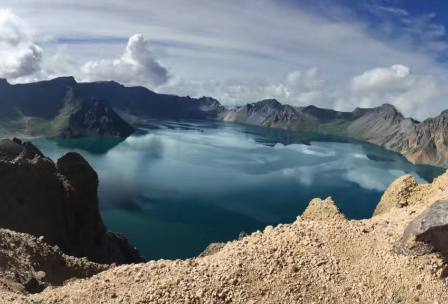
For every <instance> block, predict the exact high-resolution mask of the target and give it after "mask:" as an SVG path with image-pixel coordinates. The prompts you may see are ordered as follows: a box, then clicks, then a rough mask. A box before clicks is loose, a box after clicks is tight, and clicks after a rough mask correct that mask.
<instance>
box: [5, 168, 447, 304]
mask: <svg viewBox="0 0 448 304" xmlns="http://www.w3.org/2000/svg"><path fill="white" fill-rule="evenodd" d="M394 184H395V186H394V187H395V188H396V189H409V192H406V191H405V190H402V191H401V192H400V191H398V192H397V191H395V194H390V195H386V196H387V197H390V198H392V197H394V198H395V200H396V201H398V202H397V203H395V205H394V206H396V207H391V208H390V209H388V211H387V212H386V211H384V212H383V213H381V214H379V215H377V216H374V217H373V218H371V219H368V220H361V221H356V220H351V221H348V220H344V219H342V218H340V217H339V216H338V214H339V212H337V209H336V208H335V207H334V202H333V201H332V200H330V199H327V200H324V201H322V200H313V202H312V203H310V206H309V210H308V212H307V213H308V216H301V217H299V218H298V219H297V220H296V221H295V222H294V223H292V224H288V225H278V226H277V227H267V228H266V229H265V230H264V231H263V232H255V233H253V234H252V235H249V236H245V237H243V238H241V239H240V240H237V241H233V242H229V243H227V244H225V245H224V246H220V247H219V250H217V251H215V252H213V253H212V254H209V255H205V256H202V257H198V258H193V259H188V260H183V261H182V260H175V261H167V260H160V261H152V262H149V263H146V264H137V265H124V266H119V267H115V268H113V269H109V270H105V271H103V272H101V273H99V274H98V275H96V276H94V277H92V278H89V279H84V280H71V281H70V282H67V283H66V284H65V285H64V286H62V287H57V288H51V289H46V290H44V291H43V292H41V293H38V294H34V295H29V296H24V295H22V294H20V293H19V292H11V291H7V290H6V291H3V294H4V295H3V294H0V297H1V298H2V299H6V301H8V302H14V301H15V302H16V303H58V304H59V303H86V304H89V303H447V302H448V293H447V292H446V291H447V288H448V285H447V284H448V283H447V281H446V279H445V278H444V277H445V276H446V274H447V273H448V272H447V265H446V262H445V260H444V259H443V257H442V256H441V255H440V253H439V252H437V250H439V249H438V248H437V247H434V248H432V251H431V252H429V251H426V252H424V254H423V255H413V256H410V255H408V254H402V253H400V252H397V250H396V246H397V243H398V242H399V241H400V240H402V239H403V232H404V231H405V230H406V227H408V225H409V223H410V222H412V221H414V222H415V221H418V218H420V219H422V218H427V216H430V217H433V215H434V214H435V215H437V214H440V213H439V211H438V209H437V208H438V207H437V208H432V207H430V206H433V207H436V206H438V205H437V204H436V205H433V203H434V202H436V201H439V200H443V199H444V198H446V197H448V173H445V174H444V175H442V176H440V177H439V178H438V179H436V180H435V181H434V182H433V183H432V184H429V185H426V186H424V188H425V189H426V192H425V196H424V199H422V197H420V195H421V192H420V191H416V190H415V189H418V188H419V187H423V185H418V186H416V187H408V186H406V185H409V184H411V183H410V182H409V180H407V178H401V179H400V180H398V181H396V182H395V183H394ZM400 184H404V186H402V185H400ZM414 195H416V196H417V197H415V198H413V196H414ZM401 200H403V201H407V202H415V204H410V203H408V204H406V203H400V201H401ZM417 202H418V203H417ZM356 203H362V199H360V200H359V201H358V202H356ZM400 206H401V207H400ZM428 207H430V209H429V210H430V211H425V210H428V209H427V208H428ZM431 209H432V210H431ZM443 209H444V210H445V207H444V208H443ZM311 210H314V211H317V210H323V211H324V213H325V214H327V215H331V216H320V215H319V214H318V213H315V212H311ZM444 210H443V214H444V213H445V211H444ZM419 214H422V215H420V216H419ZM334 216H336V219H335V218H334ZM416 217H417V220H415V218H416ZM433 218H434V217H433ZM435 219H436V220H437V219H438V217H435ZM432 222H433V223H436V222H434V221H432ZM411 225H412V224H411ZM436 225H438V224H437V223H436ZM405 235H406V232H405ZM421 241H424V242H425V241H427V240H426V239H424V240H423V239H422V240H421ZM2 290H5V287H2V286H1V285H0V293H1V292H2Z"/></svg>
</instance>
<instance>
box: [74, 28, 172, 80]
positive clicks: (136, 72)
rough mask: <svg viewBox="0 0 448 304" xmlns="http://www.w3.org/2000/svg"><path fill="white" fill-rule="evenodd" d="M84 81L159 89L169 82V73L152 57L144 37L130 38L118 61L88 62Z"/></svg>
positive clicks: (82, 71) (84, 67)
mask: <svg viewBox="0 0 448 304" xmlns="http://www.w3.org/2000/svg"><path fill="white" fill-rule="evenodd" d="M81 73H82V75H83V78H84V80H87V81H93V80H115V81H118V82H121V83H124V84H128V85H148V86H151V87H154V86H155V87H158V86H160V85H162V84H164V83H165V82H166V81H167V80H168V71H167V69H166V68H165V67H164V66H163V65H161V64H160V63H159V62H158V61H157V60H156V59H155V58H154V56H153V55H152V53H151V50H150V49H149V41H148V40H146V39H145V38H144V37H143V35H141V34H136V35H134V36H132V37H130V38H129V41H128V44H127V46H126V49H125V51H124V53H123V54H122V56H121V57H119V58H117V59H112V60H111V59H103V60H98V61H88V62H87V63H85V64H84V65H83V66H82V67H81Z"/></svg>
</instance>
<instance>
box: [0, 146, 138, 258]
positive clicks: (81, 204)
mask: <svg viewBox="0 0 448 304" xmlns="http://www.w3.org/2000/svg"><path fill="white" fill-rule="evenodd" d="M97 186H98V176H97V174H96V172H95V171H94V170H93V169H92V168H91V167H90V165H89V164H88V163H87V161H86V160H84V158H82V156H81V155H79V154H77V153H68V154H66V155H65V156H63V157H62V158H61V159H59V160H58V162H57V165H55V164H54V163H53V162H52V161H51V160H50V159H48V158H46V157H45V156H43V155H42V153H41V152H40V151H39V150H38V149H37V148H36V147H34V146H33V145H32V144H30V143H21V142H20V141H19V140H14V141H9V140H2V141H0V227H1V228H8V229H11V230H15V231H19V232H25V233H30V234H32V235H35V236H43V237H44V238H45V240H46V241H47V242H48V243H50V244H54V245H58V246H59V247H60V248H61V249H62V250H63V251H64V252H65V253H67V254H70V255H74V256H78V257H87V258H89V259H90V260H92V261H95V262H100V263H112V262H115V263H130V262H138V261H142V258H141V257H140V255H139V254H138V252H137V251H136V249H135V248H133V247H132V246H130V245H129V244H128V242H127V241H126V240H125V239H124V238H123V237H121V236H117V235H114V234H112V233H109V232H108V231H107V229H106V227H105V226H104V224H103V222H102V219H101V216H100V213H99V207H98V196H97Z"/></svg>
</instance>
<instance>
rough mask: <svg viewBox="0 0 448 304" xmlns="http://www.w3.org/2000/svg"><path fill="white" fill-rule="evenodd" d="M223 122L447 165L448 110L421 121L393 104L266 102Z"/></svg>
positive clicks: (247, 107) (239, 110)
mask: <svg viewBox="0 0 448 304" xmlns="http://www.w3.org/2000/svg"><path fill="white" fill-rule="evenodd" d="M222 119H223V120H224V121H229V122H238V123H246V124H253V125H259V126H264V127H271V128H281V129H290V130H295V131H305V132H306V131H309V132H317V133H322V134H332V135H339V136H345V137H350V138H354V139H358V140H362V141H366V142H369V143H372V144H376V145H380V146H383V147H385V148H387V149H389V150H392V151H395V152H399V153H401V154H403V155H404V156H405V157H406V158H407V159H408V160H410V161H411V162H413V163H416V164H430V165H436V166H442V167H447V166H448V111H444V112H442V114H441V115H439V116H437V117H435V118H430V119H427V120H425V121H423V122H418V121H416V120H414V119H412V118H406V117H404V116H403V115H402V114H401V113H400V112H399V111H398V110H397V109H396V108H395V107H394V106H393V105H390V104H384V105H382V106H379V107H376V108H371V109H362V108H356V109H355V110H354V111H353V112H339V111H334V110H329V109H321V108H318V107H315V106H307V107H292V106H289V105H282V104H280V103H279V102H278V101H276V100H263V101H260V102H256V103H253V104H248V105H245V106H242V107H240V108H237V109H234V110H226V111H224V114H223V116H222Z"/></svg>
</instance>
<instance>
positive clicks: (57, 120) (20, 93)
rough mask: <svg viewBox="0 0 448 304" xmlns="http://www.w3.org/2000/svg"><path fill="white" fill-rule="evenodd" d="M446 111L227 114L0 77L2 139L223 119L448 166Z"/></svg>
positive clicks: (385, 108)
mask: <svg viewBox="0 0 448 304" xmlns="http://www.w3.org/2000/svg"><path fill="white" fill-rule="evenodd" d="M447 117H448V112H443V113H442V114H441V115H439V116H438V117H435V118H430V119H427V120H425V121H423V122H418V121H415V120H413V119H411V118H406V117H404V116H403V115H402V114H401V113H400V112H399V111H398V110H397V109H395V108H394V107H393V106H392V105H389V104H384V105H382V106H379V107H376V108H365V109H362V108H356V109H355V110H354V111H352V112H340V111H335V110H330V109H321V108H318V107H315V106H307V107H293V106H291V105H283V104H281V103H280V102H278V101H277V100H275V99H266V100H262V101H259V102H255V103H250V104H247V105H245V106H241V107H238V108H236V109H226V108H225V107H224V106H222V105H221V104H220V103H219V101H218V100H216V99H213V98H210V97H202V98H190V97H180V96H174V95H166V94H158V93H155V92H153V91H150V90H148V89H146V88H144V87H126V86H123V85H121V84H119V83H116V82H113V81H105V82H92V83H77V82H76V81H75V79H74V78H73V77H61V78H56V79H53V80H49V81H41V82H36V83H29V84H16V85H11V84H9V83H8V82H7V81H5V80H1V79H0V137H6V136H11V134H13V135H15V134H16V135H18V136H21V137H26V136H50V137H83V136H93V137H95V136H113V137H126V136H128V135H129V134H131V133H132V132H133V129H132V127H131V126H130V125H129V124H138V123H140V122H144V121H145V120H148V119H159V120H160V119H164V120H167V119H168V120H169V119H174V120H176V119H197V120H203V119H205V120H209V119H217V120H222V121H226V122H236V123H246V124H253V125H259V126H263V127H269V128H280V129H288V130H293V131H298V132H316V133H322V134H331V135H337V136H343V137H349V138H354V139H357V140H361V141H366V142H370V143H373V144H376V145H381V146H383V147H385V148H387V149H390V150H393V151H396V152H399V153H401V154H403V155H404V156H405V157H406V158H407V159H409V160H410V161H411V162H413V163H416V164H430V165H437V166H443V167H448V144H447V142H448V134H447V132H448V122H447V120H448V119H447Z"/></svg>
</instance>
